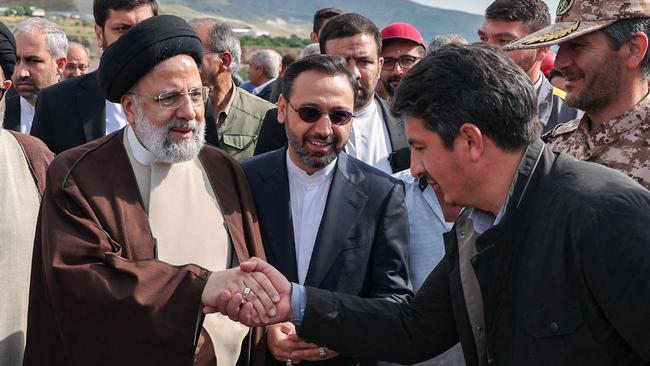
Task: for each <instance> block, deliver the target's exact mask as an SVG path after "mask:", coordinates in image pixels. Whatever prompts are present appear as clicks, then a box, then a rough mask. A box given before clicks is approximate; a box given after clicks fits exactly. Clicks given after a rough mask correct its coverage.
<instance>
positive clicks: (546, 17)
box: [485, 0, 551, 33]
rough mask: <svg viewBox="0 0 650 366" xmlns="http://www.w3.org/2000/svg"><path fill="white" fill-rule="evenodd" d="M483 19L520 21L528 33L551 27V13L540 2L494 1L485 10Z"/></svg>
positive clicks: (535, 0) (534, 0)
mask: <svg viewBox="0 0 650 366" xmlns="http://www.w3.org/2000/svg"><path fill="white" fill-rule="evenodd" d="M485 17H486V18H487V19H497V20H505V21H508V22H516V21H520V22H522V23H524V26H525V27H526V28H527V29H528V31H529V32H530V33H533V32H537V31H538V30H540V29H542V28H545V27H548V26H549V25H551V13H550V12H549V10H548V6H547V5H546V4H545V3H544V2H543V1H542V0H496V1H495V2H493V3H492V4H490V6H488V7H487V9H485Z"/></svg>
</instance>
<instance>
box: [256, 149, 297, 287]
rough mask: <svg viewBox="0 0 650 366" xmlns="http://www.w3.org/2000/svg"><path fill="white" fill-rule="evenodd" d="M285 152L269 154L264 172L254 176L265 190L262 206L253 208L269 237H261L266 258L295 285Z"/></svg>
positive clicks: (279, 151) (294, 246) (294, 247)
mask: <svg viewBox="0 0 650 366" xmlns="http://www.w3.org/2000/svg"><path fill="white" fill-rule="evenodd" d="M286 153H287V149H286V148H285V149H279V150H276V151H275V152H273V153H272V154H273V155H272V159H271V160H270V161H269V165H268V169H264V170H262V171H259V172H258V173H257V174H259V175H260V177H261V178H262V180H263V181H264V183H265V184H266V186H267V188H268V194H266V196H265V197H264V200H265V202H264V204H263V205H259V206H258V207H257V209H258V211H259V216H260V218H261V219H262V220H264V223H263V227H264V228H266V230H268V234H271V235H265V240H266V241H265V243H264V245H265V250H266V252H267V256H268V258H269V259H270V261H271V262H273V264H274V265H275V266H276V267H277V268H278V269H279V270H280V272H282V273H283V274H284V275H285V276H286V277H287V278H288V279H289V280H290V281H293V282H298V265H297V264H296V245H295V242H294V237H293V221H292V219H291V202H290V197H289V176H288V173H287V162H286Z"/></svg>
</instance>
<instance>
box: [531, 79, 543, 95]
mask: <svg viewBox="0 0 650 366" xmlns="http://www.w3.org/2000/svg"><path fill="white" fill-rule="evenodd" d="M543 77H544V75H543V74H539V78H538V79H537V81H536V82H535V83H534V84H533V87H534V88H535V92H536V93H537V94H539V90H540V89H541V88H542V78H543Z"/></svg>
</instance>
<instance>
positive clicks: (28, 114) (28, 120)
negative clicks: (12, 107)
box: [20, 97, 36, 135]
mask: <svg viewBox="0 0 650 366" xmlns="http://www.w3.org/2000/svg"><path fill="white" fill-rule="evenodd" d="M35 111H36V110H35V108H34V106H33V105H31V104H30V103H29V102H28V101H27V99H25V98H23V97H20V132H22V133H26V134H28V135H29V132H30V131H31V130H32V121H33V120H34V112H35Z"/></svg>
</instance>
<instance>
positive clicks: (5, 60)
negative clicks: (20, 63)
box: [0, 22, 16, 82]
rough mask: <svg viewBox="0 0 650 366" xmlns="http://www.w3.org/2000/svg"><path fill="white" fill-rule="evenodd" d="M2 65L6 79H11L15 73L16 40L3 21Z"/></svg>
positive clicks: (0, 30) (0, 32) (0, 28)
mask: <svg viewBox="0 0 650 366" xmlns="http://www.w3.org/2000/svg"><path fill="white" fill-rule="evenodd" d="M0 66H2V72H3V73H4V75H5V79H6V80H9V79H11V75H13V74H14V66H16V40H15V39H14V35H13V34H11V31H10V30H9V28H7V26H6V25H4V24H3V23H2V22H0ZM1 81H2V80H0V82H1Z"/></svg>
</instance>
